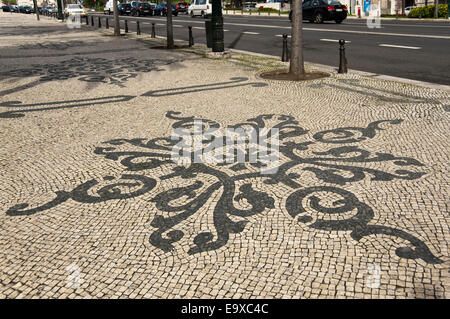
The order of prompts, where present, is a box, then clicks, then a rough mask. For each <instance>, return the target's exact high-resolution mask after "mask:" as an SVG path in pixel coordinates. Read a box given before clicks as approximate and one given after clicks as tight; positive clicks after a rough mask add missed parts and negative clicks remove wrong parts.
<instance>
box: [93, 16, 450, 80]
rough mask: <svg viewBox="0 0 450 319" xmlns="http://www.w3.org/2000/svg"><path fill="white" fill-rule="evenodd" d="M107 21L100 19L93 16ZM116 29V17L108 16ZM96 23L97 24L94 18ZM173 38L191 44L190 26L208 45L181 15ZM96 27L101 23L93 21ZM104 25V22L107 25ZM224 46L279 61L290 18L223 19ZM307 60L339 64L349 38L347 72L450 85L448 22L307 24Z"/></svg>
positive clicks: (146, 22)
mask: <svg viewBox="0 0 450 319" xmlns="http://www.w3.org/2000/svg"><path fill="white" fill-rule="evenodd" d="M95 15H97V16H101V17H103V18H105V17H106V16H104V15H101V14H95ZM109 18H110V19H111V20H110V25H112V16H109ZM120 19H121V28H122V29H123V28H124V22H123V20H124V19H127V20H128V27H129V31H130V32H136V23H135V21H137V20H139V21H140V27H141V32H143V33H147V34H148V33H150V32H151V23H152V22H154V23H156V25H155V26H156V34H157V36H165V35H166V28H165V17H129V16H121V17H120ZM96 20H97V19H96ZM173 22H174V34H175V39H180V40H188V28H187V26H188V25H191V26H192V27H193V28H192V31H193V36H194V40H195V43H205V42H206V39H205V29H204V24H205V23H204V20H203V19H201V18H190V17H188V16H187V15H184V14H183V15H179V16H177V17H174V18H173ZM95 23H96V25H97V21H95ZM103 26H104V21H103ZM224 30H225V32H224V34H225V47H226V48H233V49H238V50H246V51H251V52H256V53H263V54H269V55H276V56H281V52H282V37H281V35H282V34H283V33H287V34H290V22H289V19H287V18H286V17H263V16H257V15H256V16H239V15H236V16H232V15H225V16H224ZM303 30H304V56H305V60H306V61H308V62H313V63H320V64H325V65H330V66H336V67H337V66H338V63H339V45H338V43H337V41H338V40H339V39H345V40H346V41H347V42H348V41H349V42H350V43H348V44H347V45H346V55H347V60H348V64H349V68H351V69H354V70H360V71H366V72H374V73H378V74H385V75H390V76H397V77H402V78H408V79H413V80H419V81H426V82H432V83H438V84H446V85H450V75H449V72H450V22H440V21H435V22H433V21H401V20H399V21H396V20H382V21H381V28H372V29H371V28H368V27H367V24H366V20H358V19H347V20H345V21H344V22H343V23H342V24H336V23H334V22H325V23H323V24H312V23H309V22H306V21H304V23H303Z"/></svg>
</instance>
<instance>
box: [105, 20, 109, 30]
mask: <svg viewBox="0 0 450 319" xmlns="http://www.w3.org/2000/svg"><path fill="white" fill-rule="evenodd" d="M105 28H106V29H109V19H108V18H106V21H105Z"/></svg>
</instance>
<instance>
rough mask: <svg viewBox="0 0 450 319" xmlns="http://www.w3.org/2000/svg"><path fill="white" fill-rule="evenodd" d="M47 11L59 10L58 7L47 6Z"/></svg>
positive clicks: (54, 11)
mask: <svg viewBox="0 0 450 319" xmlns="http://www.w3.org/2000/svg"><path fill="white" fill-rule="evenodd" d="M47 12H49V13H56V12H58V9H56V8H55V7H47Z"/></svg>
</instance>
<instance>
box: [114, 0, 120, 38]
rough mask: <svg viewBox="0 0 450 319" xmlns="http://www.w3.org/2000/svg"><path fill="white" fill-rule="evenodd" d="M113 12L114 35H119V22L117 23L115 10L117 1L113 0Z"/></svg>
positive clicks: (117, 11)
mask: <svg viewBox="0 0 450 319" xmlns="http://www.w3.org/2000/svg"><path fill="white" fill-rule="evenodd" d="M113 11H114V35H115V36H119V35H120V21H119V10H118V9H117V0H113Z"/></svg>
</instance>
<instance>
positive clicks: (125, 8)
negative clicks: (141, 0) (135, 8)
mask: <svg viewBox="0 0 450 319" xmlns="http://www.w3.org/2000/svg"><path fill="white" fill-rule="evenodd" d="M117 10H118V11H119V14H120V15H130V14H131V4H129V3H119V4H118V5H117Z"/></svg>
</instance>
